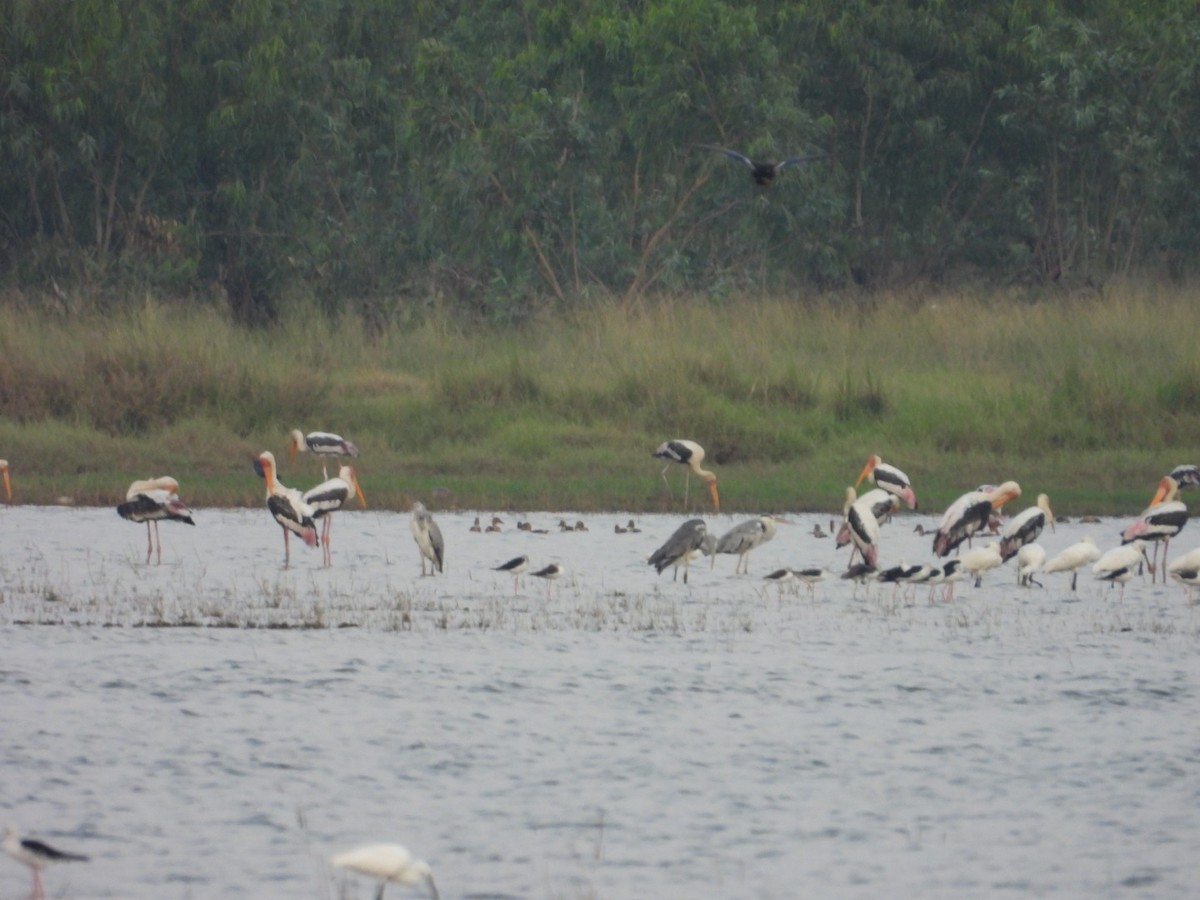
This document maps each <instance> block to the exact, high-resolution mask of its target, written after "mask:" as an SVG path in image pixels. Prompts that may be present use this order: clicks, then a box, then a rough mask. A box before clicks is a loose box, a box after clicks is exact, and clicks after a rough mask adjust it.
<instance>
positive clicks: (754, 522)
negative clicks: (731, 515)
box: [712, 515, 787, 575]
mask: <svg viewBox="0 0 1200 900" xmlns="http://www.w3.org/2000/svg"><path fill="white" fill-rule="evenodd" d="M786 521H787V520H786V519H779V518H776V517H775V516H768V515H764V516H759V517H758V518H755V519H751V520H750V521H748V522H742V523H741V524H740V525H735V526H734V527H733V528H731V529H729V530H728V531H727V532H725V533H724V534H723V535H721V537H720V538H718V539H717V549H716V552H715V553H714V554H713V563H712V564H713V565H714V566H715V565H716V561H717V556H716V554H717V553H736V554H737V555H738V561H737V565H736V566H734V569H733V574H735V575H737V574H739V573H740V574H746V575H749V574H750V553H751V551H753V550H754V549H755V548H756V547H761V546H762V545H763V544H765V543H767V541H769V540H771V539H772V538H774V537H775V526H776V524H777V523H779V522H785V523H786Z"/></svg>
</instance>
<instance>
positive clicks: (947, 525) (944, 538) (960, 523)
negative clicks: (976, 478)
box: [933, 481, 1021, 556]
mask: <svg viewBox="0 0 1200 900" xmlns="http://www.w3.org/2000/svg"><path fill="white" fill-rule="evenodd" d="M1020 496H1021V486H1020V485H1019V484H1017V483H1016V482H1015V481H1006V482H1004V483H1003V484H1001V485H999V486H997V487H993V488H987V489H980V490H975V491H968V492H967V493H965V494H963V495H962V496H961V497H959V498H958V499H957V500H955V501H954V502H953V503H951V504H950V506H948V507H947V508H946V512H945V513H944V514H943V515H942V520H941V522H939V523H938V528H937V532H936V533H935V534H934V536H933V552H934V554H935V555H936V556H948V555H950V553H951V552H952V551H954V550H955V549H956V548H957V547H958V546H959V545H960V544H961V543H963V542H964V541H966V540H968V539H969V538H970V537H971V536H972V535H974V534H975V533H976V532H977V531H979V530H980V529H981V528H983V527H985V526H986V525H987V524H988V520H989V519H990V518H991V517H992V513H993V512H995V511H996V510H998V509H1000V507H1002V506H1003V505H1004V504H1005V503H1007V502H1008V501H1010V500H1012V499H1013V498H1015V497H1020ZM997 551H999V545H997Z"/></svg>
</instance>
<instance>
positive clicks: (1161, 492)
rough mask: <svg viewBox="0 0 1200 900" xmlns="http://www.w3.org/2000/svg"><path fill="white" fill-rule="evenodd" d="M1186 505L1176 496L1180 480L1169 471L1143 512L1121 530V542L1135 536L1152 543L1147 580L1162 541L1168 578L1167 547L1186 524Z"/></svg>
mask: <svg viewBox="0 0 1200 900" xmlns="http://www.w3.org/2000/svg"><path fill="white" fill-rule="evenodd" d="M1187 520H1188V510H1187V506H1186V505H1185V504H1184V503H1183V501H1182V500H1180V499H1179V482H1178V481H1176V480H1175V479H1174V478H1172V477H1171V476H1170V475H1164V476H1163V477H1162V478H1161V479H1159V482H1158V490H1156V491H1155V492H1154V497H1153V498H1151V500H1150V505H1149V506H1148V507H1146V508H1145V509H1144V510H1142V514H1141V515H1140V516H1138V517H1137V518H1136V519H1134V520H1133V521H1132V522H1131V523H1130V524H1129V525H1128V526H1126V528H1125V530H1124V531H1122V532H1121V543H1123V544H1128V543H1131V542H1133V541H1136V540H1142V541H1146V542H1153V543H1154V556H1153V559H1151V560H1150V580H1151V582H1153V581H1154V579H1155V577H1156V571H1157V568H1156V567H1157V565H1158V545H1159V542H1161V543H1162V545H1163V561H1162V568H1163V576H1162V579H1163V582H1164V583H1166V580H1167V571H1166V566H1167V551H1168V550H1169V549H1170V547H1171V538H1173V537H1175V535H1177V534H1179V532H1180V531H1182V530H1183V526H1184V525H1186V524H1187Z"/></svg>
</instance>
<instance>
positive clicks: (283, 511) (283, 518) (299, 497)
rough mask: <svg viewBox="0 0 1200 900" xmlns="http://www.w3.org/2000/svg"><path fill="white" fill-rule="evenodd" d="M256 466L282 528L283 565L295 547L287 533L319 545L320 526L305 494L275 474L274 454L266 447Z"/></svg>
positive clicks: (272, 511) (312, 545)
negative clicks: (286, 484) (284, 484)
mask: <svg viewBox="0 0 1200 900" xmlns="http://www.w3.org/2000/svg"><path fill="white" fill-rule="evenodd" d="M254 468H255V469H256V470H257V471H258V472H259V473H260V474H261V475H262V477H263V481H265V482H266V485H267V509H268V510H270V512H271V515H272V516H273V517H274V519H275V521H276V522H278V523H279V527H280V528H282V529H283V565H284V567H285V568H286V567H287V566H288V565H290V564H291V559H292V551H291V547H290V546H289V544H288V535H289V534H295V535H296V536H297V537H299V538H300V540H302V541H304V543H305V544H307V545H308V546H310V547H315V546H317V526H316V524H315V523H314V522H313V509H312V507H311V506H309V505H308V504H307V503H305V502H304V495H303V494H301V493H300V492H299V491H298V490H296V489H295V488H290V487H284V486H283V485H282V484H280V483H279V477H278V476H277V475H276V472H277V469H276V466H275V454H274V453H272V452H271V451H270V450H264V451H263V452H262V453H260V454H259V455H258V459H256V460H255V461H254Z"/></svg>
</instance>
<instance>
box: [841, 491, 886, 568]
mask: <svg viewBox="0 0 1200 900" xmlns="http://www.w3.org/2000/svg"><path fill="white" fill-rule="evenodd" d="M872 493H874V492H873V491H868V492H867V493H866V494H864V495H863V496H862V497H860V498H859V499H857V500H855V501H854V502H853V503H851V504H850V508H849V510H847V512H846V528H847V530H848V531H849V533H850V540H851V541H853V542H854V546H855V548H856V549H857V550H858V552H859V553H861V554H862V558H863V561H864V562H865V563H866V564H867V565H869V566H876V565H878V563H879V520H878V519H877V518H876V517H875V513H874V511H873V510H872V508H871V501H870V496H871V494H872ZM851 555H852V556H853V554H851Z"/></svg>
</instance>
